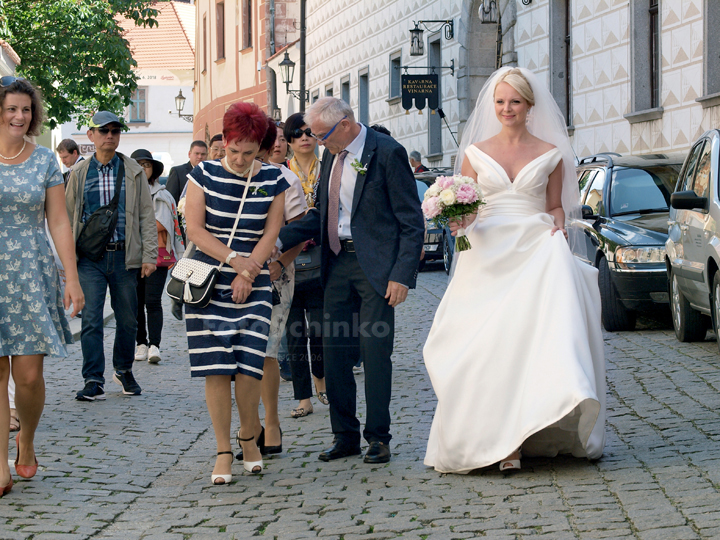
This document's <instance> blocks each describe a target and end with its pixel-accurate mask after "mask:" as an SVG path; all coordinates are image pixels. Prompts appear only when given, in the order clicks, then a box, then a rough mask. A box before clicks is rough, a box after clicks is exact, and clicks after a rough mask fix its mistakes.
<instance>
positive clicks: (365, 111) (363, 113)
mask: <svg viewBox="0 0 720 540" xmlns="http://www.w3.org/2000/svg"><path fill="white" fill-rule="evenodd" d="M357 119H358V122H361V123H363V124H365V125H368V124H369V122H370V73H369V70H368V68H364V69H362V70H360V72H359V73H358V118H357Z"/></svg>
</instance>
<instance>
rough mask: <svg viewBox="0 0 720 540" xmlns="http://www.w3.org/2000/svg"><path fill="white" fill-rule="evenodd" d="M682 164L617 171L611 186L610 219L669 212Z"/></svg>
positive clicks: (614, 173)
mask: <svg viewBox="0 0 720 540" xmlns="http://www.w3.org/2000/svg"><path fill="white" fill-rule="evenodd" d="M681 167H682V164H677V165H658V166H655V167H647V168H644V169H628V168H622V169H621V168H617V169H615V171H614V172H613V175H612V184H611V185H610V215H611V216H617V215H621V214H634V213H638V212H639V213H645V212H647V211H655V212H664V211H668V209H669V205H670V194H671V193H672V192H673V189H674V188H675V184H676V182H677V179H678V175H679V174H680V169H681Z"/></svg>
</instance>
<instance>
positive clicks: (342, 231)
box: [328, 124, 367, 240]
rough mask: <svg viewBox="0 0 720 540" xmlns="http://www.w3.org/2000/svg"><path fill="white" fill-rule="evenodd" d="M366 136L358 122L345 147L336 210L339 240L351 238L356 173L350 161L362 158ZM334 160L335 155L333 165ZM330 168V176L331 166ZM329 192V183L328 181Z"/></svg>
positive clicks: (362, 126) (364, 130)
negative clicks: (356, 129)
mask: <svg viewBox="0 0 720 540" xmlns="http://www.w3.org/2000/svg"><path fill="white" fill-rule="evenodd" d="M366 136H367V128H366V127H365V126H364V125H363V124H360V134H359V135H358V136H357V137H355V139H354V140H353V142H351V143H350V144H349V145H347V147H346V148H345V150H347V155H346V156H345V163H343V170H342V178H341V180H340V208H339V211H338V238H340V240H352V232H351V231H350V213H351V212H352V203H353V195H354V193H355V183H356V182H357V175H358V173H357V171H356V170H355V169H353V166H352V162H353V161H355V160H356V159H357V160H358V161H360V159H361V158H362V153H363V150H364V149H365V137H366ZM336 161H337V155H336V156H334V157H333V164H332V166H333V167H335V162H336ZM330 170H331V173H330V177H331V178H332V168H331V169H330ZM329 192H330V185H329V183H328V193H329Z"/></svg>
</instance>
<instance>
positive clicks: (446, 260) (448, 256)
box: [443, 234, 454, 275]
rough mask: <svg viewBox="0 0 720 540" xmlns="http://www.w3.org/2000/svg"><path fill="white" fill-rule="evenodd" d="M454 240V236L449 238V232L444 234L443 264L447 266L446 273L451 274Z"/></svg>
mask: <svg viewBox="0 0 720 540" xmlns="http://www.w3.org/2000/svg"><path fill="white" fill-rule="evenodd" d="M452 241H453V237H452V236H450V237H449V238H448V235H447V234H443V266H445V273H446V274H447V275H450V269H451V268H452V260H453V251H454V250H453V248H452V246H451V245H450V242H452Z"/></svg>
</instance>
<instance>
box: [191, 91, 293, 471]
mask: <svg viewBox="0 0 720 540" xmlns="http://www.w3.org/2000/svg"><path fill="white" fill-rule="evenodd" d="M267 126H268V121H267V118H266V116H265V114H264V113H263V112H262V111H261V110H260V109H259V108H258V107H257V106H256V105H255V104H252V103H236V104H235V105H233V106H231V107H230V108H229V109H228V110H227V112H226V113H225V116H224V117H223V143H224V144H225V149H226V152H227V154H226V157H225V158H223V159H222V160H221V161H205V162H202V163H200V164H199V165H198V166H197V167H195V168H194V169H193V170H192V172H191V173H190V174H189V175H188V179H189V180H190V182H188V190H187V200H186V203H185V212H186V223H187V235H188V238H189V239H190V240H191V241H192V242H193V243H194V244H195V245H196V246H197V251H196V253H195V255H194V256H193V258H194V259H197V260H200V261H203V262H207V263H209V264H213V265H217V264H219V263H220V261H223V262H224V264H223V266H222V268H221V271H220V278H219V279H218V281H217V284H216V286H215V290H214V291H213V293H212V299H211V301H210V304H208V305H207V306H206V307H205V308H194V307H192V306H189V305H186V306H185V315H186V322H187V334H188V348H189V350H190V366H191V375H192V376H193V377H205V401H206V403H207V406H208V412H209V413H210V418H211V420H212V423H213V428H214V430H215V438H216V440H217V452H218V455H217V459H216V462H215V468H214V469H213V474H212V477H211V479H212V483H213V484H227V483H229V482H230V481H231V479H232V475H231V463H232V459H233V454H232V451H231V449H230V420H231V416H232V401H231V382H232V379H233V378H234V380H235V401H236V403H237V405H238V411H239V413H240V425H241V426H242V428H241V440H242V445H243V455H244V463H243V466H244V468H245V470H247V471H248V472H251V473H259V472H261V471H262V465H263V464H262V457H261V455H260V450H259V448H258V446H257V444H256V442H255V440H254V439H255V434H256V433H257V432H258V431H259V430H260V426H257V425H256V423H257V422H256V420H257V408H258V405H259V401H260V381H261V379H262V376H263V363H264V360H265V349H266V346H267V339H268V332H269V328H270V317H271V313H272V293H271V289H270V274H269V272H268V268H267V264H266V263H265V261H267V260H268V259H269V258H270V254H271V253H272V251H273V248H274V246H275V241H276V240H277V236H278V233H279V231H280V227H281V225H282V223H283V210H284V204H285V193H284V192H285V190H286V189H287V188H288V187H289V186H288V183H287V182H286V181H285V179H284V178H283V177H282V173H281V172H280V170H279V169H277V168H276V167H273V166H269V165H263V164H262V163H260V162H259V161H255V156H256V155H257V152H258V149H259V147H260V142H261V141H262V139H263V137H264V136H265V132H266V130H267ZM248 174H249V175H250V178H251V180H250V187H249V188H248V193H247V197H246V200H245V205H244V207H243V210H242V215H241V216H240V220H239V222H238V226H237V231H236V233H235V236H234V237H233V239H232V244H231V247H228V246H227V242H228V239H229V236H230V233H231V232H232V228H233V224H234V222H235V217H236V216H237V213H238V209H239V207H240V203H241V200H242V198H243V194H244V193H245V189H246V185H247V179H248Z"/></svg>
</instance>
